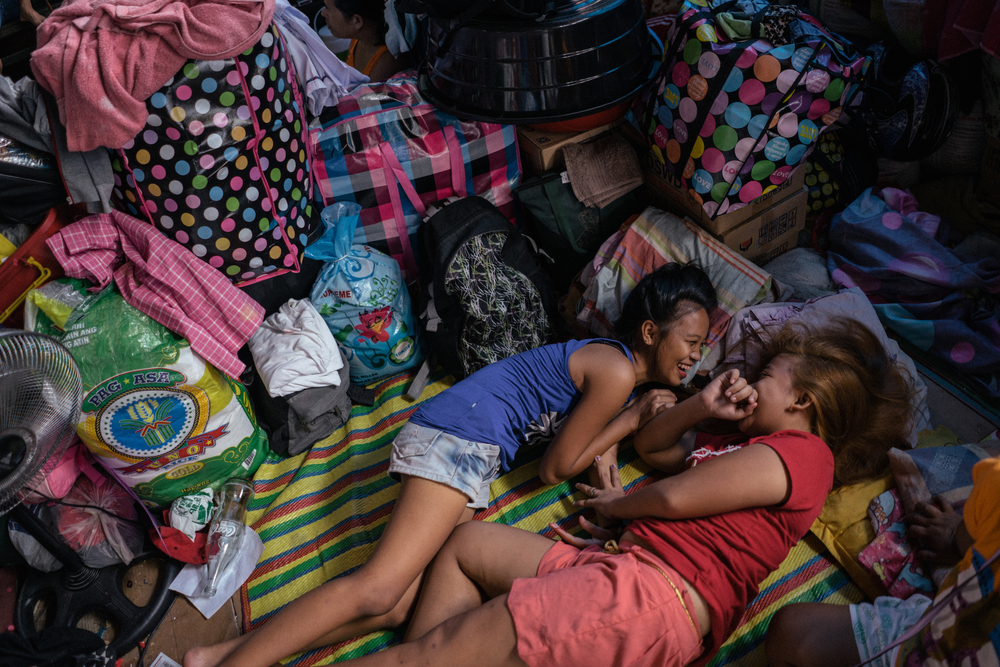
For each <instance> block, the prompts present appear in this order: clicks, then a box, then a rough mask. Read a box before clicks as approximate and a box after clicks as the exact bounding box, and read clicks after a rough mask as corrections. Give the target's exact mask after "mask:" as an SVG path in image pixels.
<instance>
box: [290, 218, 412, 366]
mask: <svg viewBox="0 0 1000 667" xmlns="http://www.w3.org/2000/svg"><path fill="white" fill-rule="evenodd" d="M360 215H361V206H360V205H358V204H355V203H353V202H339V203H336V204H333V205H332V206H328V207H326V208H325V209H323V212H322V214H321V216H320V217H321V218H322V219H323V224H324V225H325V226H326V231H325V232H324V233H323V236H322V237H321V238H319V239H317V240H316V241H315V242H314V243H313V244H312V245H310V246H309V248H308V249H307V250H306V256H307V257H311V258H312V259H318V260H321V261H325V262H327V264H326V265H325V266H324V267H323V270H322V271H321V272H320V274H319V277H318V278H317V279H316V282H315V283H314V284H313V288H312V292H311V293H310V294H309V299H310V300H311V301H312V303H313V305H314V306H315V307H316V309H317V310H318V311H319V314H320V315H322V316H323V320H324V321H325V322H326V324H327V326H328V327H330V331H331V332H333V335H334V337H335V338H336V339H337V342H339V343H340V344H341V347H342V349H343V351H344V356H345V357H346V358H347V362H348V365H349V368H350V375H351V382H354V383H356V384H368V383H369V382H373V381H375V380H381V379H382V378H386V377H389V376H390V375H395V374H396V373H399V372H401V371H405V370H408V369H410V368H413V367H414V366H416V365H418V364H420V362H421V361H423V359H424V356H425V354H424V343H423V337H422V336H421V335H420V331H419V329H417V327H416V324H415V322H414V318H413V307H412V305H411V302H410V294H409V292H408V291H407V289H406V284H405V283H404V282H403V276H402V273H401V272H400V270H399V263H398V262H396V260H394V259H393V258H391V257H389V256H388V255H385V254H383V253H381V252H379V251H378V250H375V249H374V248H372V247H370V246H367V245H353V241H354V231H355V228H356V227H357V225H358V221H359V218H360Z"/></svg>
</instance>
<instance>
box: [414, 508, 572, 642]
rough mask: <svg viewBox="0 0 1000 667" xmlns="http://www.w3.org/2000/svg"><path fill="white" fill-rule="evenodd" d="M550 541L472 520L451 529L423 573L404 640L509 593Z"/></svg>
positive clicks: (530, 574)
mask: <svg viewBox="0 0 1000 667" xmlns="http://www.w3.org/2000/svg"><path fill="white" fill-rule="evenodd" d="M554 544H555V542H553V541H552V540H550V539H549V538H547V537H543V536H542V535H536V534H535V533H531V532H528V531H526V530H521V529H520V528H511V527H510V526H504V525H502V524H496V523H483V522H479V521H473V522H471V523H467V524H464V525H462V526H459V527H458V528H456V529H455V531H454V532H453V533H452V536H451V537H450V538H449V539H448V542H447V543H445V545H444V547H442V548H441V551H440V552H439V553H438V555H437V557H436V558H435V559H434V563H433V564H432V565H431V567H430V569H429V570H428V572H427V577H426V584H427V585H426V586H424V587H423V590H422V591H421V593H420V599H419V600H418V602H417V608H416V611H415V612H414V614H413V620H412V621H411V622H410V627H409V628H408V629H407V631H406V638H405V641H412V640H414V639H416V638H418V637H422V636H424V635H425V634H427V633H428V632H429V631H430V630H431V629H432V628H434V627H435V626H437V625H438V624H440V623H441V622H443V621H445V620H447V619H449V618H452V617H453V616H457V615H458V614H461V613H463V612H465V611H468V610H471V609H475V608H476V607H479V606H480V605H482V604H483V602H484V601H485V600H489V599H491V598H495V597H498V596H500V595H503V594H505V593H507V592H509V591H510V587H511V584H513V582H514V580H515V579H519V578H523V577H533V576H535V573H536V572H537V571H538V564H539V563H540V562H541V560H542V556H544V555H545V552H547V551H548V550H549V549H550V548H551V547H552V546H553V545H554Z"/></svg>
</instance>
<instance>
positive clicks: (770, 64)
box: [635, 0, 866, 216]
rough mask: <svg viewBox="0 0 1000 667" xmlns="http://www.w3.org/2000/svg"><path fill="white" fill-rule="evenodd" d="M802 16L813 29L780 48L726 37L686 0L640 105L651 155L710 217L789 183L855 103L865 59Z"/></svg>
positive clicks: (696, 0) (699, 6) (699, 4)
mask: <svg viewBox="0 0 1000 667" xmlns="http://www.w3.org/2000/svg"><path fill="white" fill-rule="evenodd" d="M799 21H805V22H807V23H808V27H809V31H806V32H807V33H808V34H806V35H805V36H800V37H797V38H796V39H795V40H794V41H793V42H792V43H789V44H785V45H783V46H780V47H774V46H772V45H771V44H770V43H769V42H767V41H764V40H761V39H758V40H748V41H742V42H725V41H723V39H722V38H721V37H720V35H719V33H716V30H715V27H714V15H713V14H712V12H711V11H707V10H706V9H705V0H687V2H685V4H684V7H683V9H682V10H681V13H680V15H679V16H678V20H677V23H676V24H675V27H674V29H673V30H672V33H671V39H670V42H669V44H668V48H667V58H666V59H665V62H664V65H663V70H662V72H661V74H660V77H659V79H658V84H657V86H656V87H655V88H654V89H653V90H652V91H651V95H648V96H646V97H645V99H643V98H642V97H640V99H639V100H638V101H637V107H636V109H635V111H636V112H637V113H636V118H641V120H640V121H639V123H640V126H641V127H640V129H641V130H643V131H644V133H645V134H646V136H647V138H648V140H649V142H650V144H651V146H652V150H653V152H654V153H655V154H656V155H657V156H658V157H659V158H660V159H661V160H662V161H663V162H664V163H665V165H666V170H667V172H668V173H670V174H672V175H673V176H674V177H675V178H676V179H679V180H680V181H681V182H682V183H683V185H684V187H686V188H687V189H689V190H690V192H691V194H692V195H693V196H694V197H695V199H696V200H697V201H698V202H700V203H701V204H702V206H703V208H704V210H705V212H706V213H707V214H708V215H710V216H716V215H722V214H724V213H728V212H732V211H735V210H737V209H739V208H742V207H743V206H746V205H747V204H748V203H750V202H752V201H753V200H755V199H757V198H759V197H761V196H762V195H764V194H766V193H768V192H770V191H771V190H773V189H775V188H776V187H777V186H778V185H780V184H781V183H783V182H785V180H787V179H788V177H789V176H790V175H791V174H792V171H794V169H795V168H796V167H797V166H798V165H799V164H800V163H802V162H803V161H804V160H805V159H806V156H807V155H808V153H809V151H811V150H812V148H813V146H814V145H815V143H816V140H817V139H818V137H819V135H820V134H821V133H822V132H823V131H825V130H826V129H827V128H828V127H829V126H830V125H832V124H833V123H834V122H835V121H836V120H837V118H839V117H840V114H841V113H842V112H843V109H844V106H845V105H847V104H849V103H850V102H851V101H853V98H854V95H855V92H856V90H857V82H858V81H859V80H860V76H861V74H862V72H863V69H864V67H865V66H866V60H865V58H864V57H863V56H859V55H856V54H855V52H854V50H853V48H852V47H851V46H850V44H847V43H846V42H843V41H842V40H840V38H838V37H836V36H834V35H832V34H830V33H827V32H825V30H823V28H822V26H820V25H819V24H818V22H815V19H812V17H809V16H808V15H806V14H804V13H803V14H801V15H800V18H799ZM814 33H815V34H814Z"/></svg>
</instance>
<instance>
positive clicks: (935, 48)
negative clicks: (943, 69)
mask: <svg viewBox="0 0 1000 667" xmlns="http://www.w3.org/2000/svg"><path fill="white" fill-rule="evenodd" d="M924 47H925V48H926V50H927V52H928V53H929V54H931V55H932V56H933V57H935V58H937V59H938V60H941V61H944V60H949V59H951V58H954V57H956V56H960V55H962V54H963V53H968V52H969V51H975V50H976V49H980V48H981V49H982V50H983V51H985V52H986V53H988V54H990V55H991V56H994V57H998V58H1000V0H927V2H926V3H925V4H924Z"/></svg>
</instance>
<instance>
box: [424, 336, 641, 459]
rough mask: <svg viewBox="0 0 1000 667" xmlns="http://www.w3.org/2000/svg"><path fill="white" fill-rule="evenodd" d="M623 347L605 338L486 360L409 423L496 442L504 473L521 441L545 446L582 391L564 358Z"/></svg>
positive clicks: (483, 440) (481, 440) (426, 403)
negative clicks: (598, 347) (584, 350)
mask: <svg viewBox="0 0 1000 667" xmlns="http://www.w3.org/2000/svg"><path fill="white" fill-rule="evenodd" d="M598 341H600V342H602V343H607V344H610V345H612V346H614V347H617V348H619V349H621V350H622V352H624V353H625V356H626V357H628V360H629V361H632V353H631V352H630V351H629V349H628V347H626V346H625V345H624V344H622V343H619V342H618V341H615V340H611V339H608V338H592V339H589V340H572V341H569V342H567V343H557V344H555V345H545V346H543V347H539V348H536V349H534V350H528V351H527V352H522V353H521V354H516V355H514V356H513V357H508V358H507V359H504V360H502V361H498V362H496V363H493V364H490V365H489V366H487V367H486V368H483V369H482V370H480V371H477V372H475V373H473V374H472V375H470V376H469V377H467V378H465V379H464V380H462V381H461V382H459V383H458V384H456V385H454V386H453V387H450V388H448V389H446V390H444V391H443V392H441V393H440V394H438V395H437V396H435V397H434V398H432V399H430V400H428V401H425V402H424V403H423V404H421V406H420V407H419V408H418V409H417V411H416V413H414V415H413V416H412V417H410V422H411V423H413V424H417V425H419V426H425V427H427V428H434V429H439V430H441V431H444V432H445V433H448V434H450V435H454V436H458V437H461V438H466V439H467V440H472V441H474V442H482V443H486V444H492V445H497V446H498V447H500V466H501V468H502V469H503V470H504V471H505V472H506V471H507V470H510V462H511V461H512V460H513V459H514V455H515V454H516V453H517V450H518V448H520V447H521V446H522V445H532V446H533V445H547V444H548V443H549V442H551V441H552V439H553V438H554V437H555V435H556V432H557V431H558V429H559V427H560V426H561V425H562V422H563V421H564V420H565V419H566V417H567V416H568V415H569V413H570V412H571V411H572V410H573V408H574V407H575V406H576V404H577V402H578V401H579V400H580V396H582V394H581V392H580V391H579V390H577V388H576V385H575V384H573V379H572V378H571V377H570V375H569V357H570V355H571V354H573V353H574V352H576V351H577V350H579V349H580V348H581V347H583V346H584V345H587V344H588V343H594V342H598Z"/></svg>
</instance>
